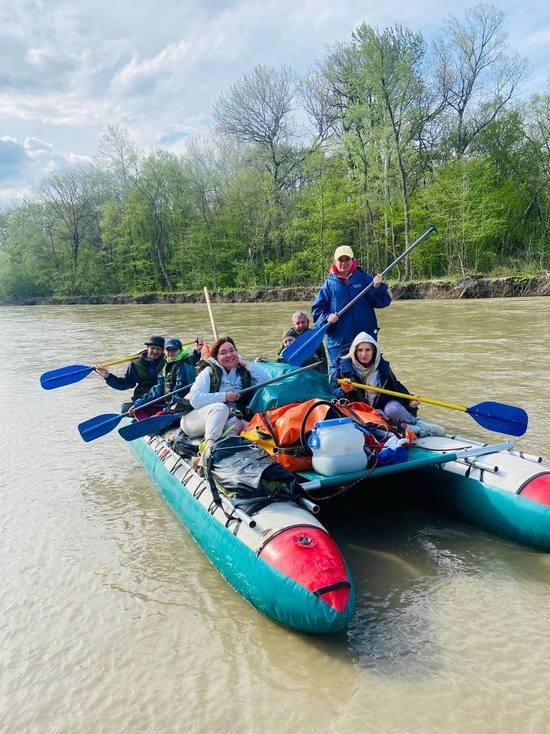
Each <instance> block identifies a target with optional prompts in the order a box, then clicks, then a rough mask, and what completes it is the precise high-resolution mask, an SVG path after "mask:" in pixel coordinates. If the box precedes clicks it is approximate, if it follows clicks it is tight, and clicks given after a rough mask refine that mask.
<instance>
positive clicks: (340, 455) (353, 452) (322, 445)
mask: <svg viewBox="0 0 550 734" xmlns="http://www.w3.org/2000/svg"><path fill="white" fill-rule="evenodd" d="M308 443H309V447H310V449H311V452H312V454H313V460H312V464H313V469H314V470H315V471H316V472H317V473H318V474H323V475H324V476H326V477H332V476H334V475H335V474H348V473H350V472H354V471H360V470H361V469H366V467H367V463H368V458H367V455H366V454H365V452H364V451H363V447H364V445H365V438H364V436H363V434H362V433H361V431H358V430H357V429H356V428H355V426H354V424H353V420H352V419H351V418H336V419H335V420H330V421H318V422H317V423H316V424H315V426H314V428H313V431H312V432H311V436H310V437H309V442H308Z"/></svg>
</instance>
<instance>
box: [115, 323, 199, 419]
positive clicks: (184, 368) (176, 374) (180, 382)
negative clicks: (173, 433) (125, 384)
mask: <svg viewBox="0 0 550 734" xmlns="http://www.w3.org/2000/svg"><path fill="white" fill-rule="evenodd" d="M202 345H203V341H202V339H201V338H200V337H199V338H198V339H197V341H196V342H195V348H194V349H192V350H191V349H188V348H187V347H183V345H182V343H181V341H180V340H179V339H176V338H172V339H168V340H167V341H166V342H165V344H164V355H165V364H164V367H163V368H162V370H161V371H160V372H159V375H158V380H157V382H156V384H155V385H154V386H153V387H151V388H150V390H149V391H148V392H146V393H145V394H144V395H142V396H141V397H140V398H139V399H138V400H136V401H134V405H133V407H132V409H131V410H130V413H131V414H132V415H135V411H136V410H137V409H139V407H140V405H144V404H145V403H147V402H149V401H150V400H154V399H155V398H159V397H160V396H161V395H166V394H167V393H171V392H173V391H174V390H179V389H180V388H182V387H183V386H184V385H189V384H191V383H192V382H194V381H195V377H196V376H197V373H196V370H195V365H196V364H197V362H198V361H199V360H200V356H201V348H202ZM162 410H172V411H174V412H179V413H185V412H187V411H189V410H191V406H190V404H189V402H188V401H187V400H185V395H184V393H177V394H176V395H171V396H170V397H169V398H167V399H166V401H165V402H162V401H159V402H158V403H156V404H155V405H151V406H150V408H148V409H147V413H148V414H151V415H154V414H155V413H157V412H159V411H162ZM138 412H139V411H138ZM138 417H144V416H143V415H140V416H138Z"/></svg>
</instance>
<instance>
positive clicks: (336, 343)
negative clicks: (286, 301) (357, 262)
mask: <svg viewBox="0 0 550 734" xmlns="http://www.w3.org/2000/svg"><path fill="white" fill-rule="evenodd" d="M372 280H373V276H372V275H371V274H370V273H366V272H365V271H364V270H363V269H362V268H360V267H358V268H357V270H356V271H355V272H354V273H352V274H351V275H350V277H349V278H347V280H344V279H343V278H339V277H338V276H337V275H335V274H334V273H330V274H329V276H328V278H327V279H326V280H325V282H324V283H323V285H322V286H321V288H320V290H319V293H317V296H316V297H315V301H314V302H313V306H312V308H311V314H312V316H313V318H314V319H315V321H319V320H320V322H321V323H324V322H325V320H326V318H327V316H328V315H329V314H331V313H336V312H338V311H341V310H342V309H343V308H344V306H347V304H348V303H349V302H350V301H351V300H352V298H355V296H356V295H357V294H358V293H359V292H360V291H361V290H362V289H363V288H365V286H367V285H368V284H369V283H371V282H372ZM390 303H391V296H390V294H389V292H388V286H387V285H386V284H385V283H382V284H381V285H379V286H378V288H374V287H373V288H370V290H368V291H367V292H366V293H365V295H364V296H362V297H361V298H360V299H359V300H358V301H357V303H356V304H355V305H354V306H352V307H351V308H350V309H349V311H346V313H345V314H343V315H342V316H341V317H340V318H339V319H338V321H337V322H336V324H334V325H333V326H330V327H329V329H328V330H327V343H328V347H329V349H330V350H331V352H336V351H338V352H339V353H340V354H341V353H342V352H343V351H344V350H346V349H348V348H349V346H350V345H351V342H352V341H353V339H354V338H355V336H356V335H357V334H358V333H359V332H360V331H366V332H367V333H368V334H370V335H371V336H373V337H374V338H375V339H376V334H377V332H378V321H377V319H376V313H375V311H374V309H375V308H385V307H386V306H389V305H390Z"/></svg>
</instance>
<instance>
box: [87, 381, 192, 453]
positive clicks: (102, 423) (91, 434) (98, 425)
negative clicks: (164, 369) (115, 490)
mask: <svg viewBox="0 0 550 734" xmlns="http://www.w3.org/2000/svg"><path fill="white" fill-rule="evenodd" d="M192 384H193V383H192V382H191V383H189V385H184V386H183V387H180V388H178V389H177V390H173V391H172V392H169V393H166V395H161V396H160V397H158V398H155V399H154V400H149V402H147V403H144V404H143V405H140V406H139V408H138V410H139V409H140V408H146V407H147V406H149V405H154V404H155V403H160V402H161V401H162V400H164V399H165V398H168V397H170V395H175V394H176V393H179V392H183V391H184V390H189V388H190V387H191V385H192ZM128 415H130V411H126V412H125V413H102V414H101V415H96V416H95V417H94V418H89V419H88V420H87V421H84V422H83V423H79V424H78V432H79V433H80V435H81V436H82V438H83V439H84V441H86V443H89V442H90V441H95V439H96V438H100V437H101V436H105V435H106V434H107V433H110V432H111V431H112V430H113V429H115V428H116V427H117V426H118V424H119V423H120V421H121V420H122V419H123V418H125V417H126V416H128ZM176 415H177V414H176V413H166V416H164V415H159V416H153V418H148V419H147V420H144V421H137V422H136V423H131V424H130V425H129V426H125V428H130V427H132V426H144V425H147V426H151V423H150V421H152V420H153V421H154V420H155V418H156V419H157V423H158V424H159V425H160V423H161V422H162V419H164V426H168V425H170V423H171V422H172V421H173V420H174V418H175V417H176ZM159 419H160V420H159ZM167 419H169V420H167ZM159 430H162V428H157V431H159ZM154 432H155V431H151V430H150V429H146V430H145V431H144V432H143V433H142V434H141V435H142V436H145V435H146V434H147V433H154ZM134 438H138V436H137V435H136V436H135V437H134ZM127 440H128V441H131V440H133V439H127Z"/></svg>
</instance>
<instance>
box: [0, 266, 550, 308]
mask: <svg viewBox="0 0 550 734" xmlns="http://www.w3.org/2000/svg"><path fill="white" fill-rule="evenodd" d="M389 285H390V288H391V293H392V296H393V298H394V299H395V300H397V301H398V300H420V299H458V298H514V297H525V296H550V273H546V274H542V275H531V276H519V275H518V276H506V277H501V278H484V277H482V276H469V277H467V278H464V279H462V280H450V279H443V278H441V279H437V280H425V281H411V282H408V283H391V282H390V284H389ZM317 291H318V287H317V286H306V287H292V288H250V289H245V288H243V289H237V288H236V289H234V290H224V291H217V292H211V293H210V299H211V300H212V301H215V302H217V303H253V302H255V301H266V302H282V301H310V300H311V301H312V300H313V299H314V297H315V295H316V293H317ZM202 301H204V294H203V292H202V291H191V292H187V293H184V292H176V291H173V292H170V293H166V292H164V293H141V294H129V293H122V294H117V295H112V296H105V295H102V296H52V297H49V298H24V299H20V300H17V301H10V302H1V305H10V306H42V305H70V304H80V305H85V304H118V303H120V304H122V303H201V302H202Z"/></svg>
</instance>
